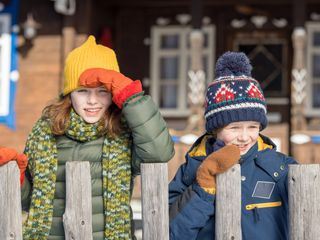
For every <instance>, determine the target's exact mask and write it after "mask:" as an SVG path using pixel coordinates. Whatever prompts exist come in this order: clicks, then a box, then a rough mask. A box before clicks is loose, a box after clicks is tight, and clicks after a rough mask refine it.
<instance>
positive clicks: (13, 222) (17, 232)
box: [0, 161, 22, 240]
mask: <svg viewBox="0 0 320 240" xmlns="http://www.w3.org/2000/svg"><path fill="white" fill-rule="evenodd" d="M19 176H20V171H19V168H18V166H17V164H16V162H15V161H12V162H9V163H8V164H6V165H4V166H2V167H0V239H3V240H9V239H10V240H22V211H21V190H20V180H19Z"/></svg>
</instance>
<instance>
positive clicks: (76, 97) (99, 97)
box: [71, 87, 112, 123]
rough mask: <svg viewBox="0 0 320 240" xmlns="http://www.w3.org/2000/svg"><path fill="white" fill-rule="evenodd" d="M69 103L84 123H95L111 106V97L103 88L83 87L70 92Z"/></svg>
mask: <svg viewBox="0 0 320 240" xmlns="http://www.w3.org/2000/svg"><path fill="white" fill-rule="evenodd" d="M71 103H72V106H73V108H74V110H75V111H76V113H77V114H78V115H79V116H81V117H82V118H83V120H84V121H86V122H87V123H96V122H98V121H99V120H100V119H101V117H102V116H103V115H104V113H105V112H106V110H107V109H108V108H109V106H110V105H111V104H112V96H111V93H110V92H108V91H107V90H106V89H105V88H104V87H96V88H86V87H84V88H79V89H77V90H75V91H73V92H71Z"/></svg>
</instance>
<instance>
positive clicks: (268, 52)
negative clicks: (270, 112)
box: [235, 36, 288, 102]
mask: <svg viewBox="0 0 320 240" xmlns="http://www.w3.org/2000/svg"><path fill="white" fill-rule="evenodd" d="M235 49H236V50H237V51H241V52H244V53H246V54H247V55H248V57H249V58H250V61H251V63H252V66H253V69H252V76H253V77H254V78H255V79H257V80H258V81H259V82H260V85H261V87H262V90H263V92H264V95H265V96H266V97H267V98H270V97H272V98H278V99H279V100H280V99H281V98H287V96H288V77H287V75H288V74H287V61H286V60H287V42H286V40H285V39H281V38H275V37H273V38H270V37H269V38H268V37H267V36H265V37H264V38H263V39H262V38H256V39H255V38H251V39H248V38H247V39H246V38H241V39H237V41H235ZM279 102H281V101H279Z"/></svg>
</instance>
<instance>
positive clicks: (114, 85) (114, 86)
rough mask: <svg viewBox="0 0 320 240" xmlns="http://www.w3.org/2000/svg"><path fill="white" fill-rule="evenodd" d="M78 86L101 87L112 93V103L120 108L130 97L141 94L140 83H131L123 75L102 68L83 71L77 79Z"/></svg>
mask: <svg viewBox="0 0 320 240" xmlns="http://www.w3.org/2000/svg"><path fill="white" fill-rule="evenodd" d="M79 84H80V85H81V86H84V87H98V86H101V85H103V86H104V87H105V88H106V89H107V91H109V92H111V93H112V96H113V101H114V103H115V104H116V105H117V106H118V107H119V108H122V105H123V103H124V102H125V101H126V100H127V99H128V98H129V97H131V96H132V95H134V94H136V93H139V92H142V85H141V82H140V81H132V80H131V79H130V78H128V77H126V76H124V75H123V74H121V73H119V72H117V71H113V70H107V69H103V68H91V69H88V70H86V71H84V72H83V73H82V74H81V75H80V78H79Z"/></svg>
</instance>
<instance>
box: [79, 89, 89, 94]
mask: <svg viewBox="0 0 320 240" xmlns="http://www.w3.org/2000/svg"><path fill="white" fill-rule="evenodd" d="M77 92H79V93H85V92H87V89H79V90H77Z"/></svg>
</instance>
